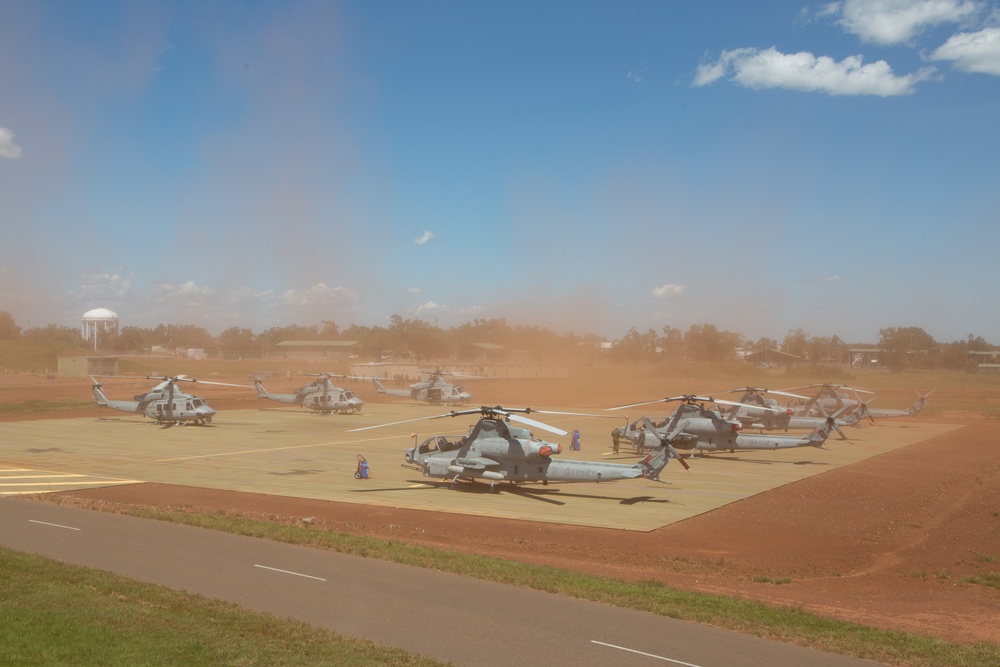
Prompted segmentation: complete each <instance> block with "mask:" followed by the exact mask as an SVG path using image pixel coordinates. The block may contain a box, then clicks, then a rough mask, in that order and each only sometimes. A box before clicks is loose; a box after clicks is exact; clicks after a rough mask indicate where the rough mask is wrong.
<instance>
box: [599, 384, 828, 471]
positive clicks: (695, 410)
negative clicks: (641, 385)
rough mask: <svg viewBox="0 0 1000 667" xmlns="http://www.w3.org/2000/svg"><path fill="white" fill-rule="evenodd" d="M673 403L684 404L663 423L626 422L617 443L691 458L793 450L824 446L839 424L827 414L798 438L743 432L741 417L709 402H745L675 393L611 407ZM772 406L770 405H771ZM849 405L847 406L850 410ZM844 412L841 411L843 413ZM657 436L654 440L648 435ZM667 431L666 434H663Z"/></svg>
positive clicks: (617, 432) (618, 431)
mask: <svg viewBox="0 0 1000 667" xmlns="http://www.w3.org/2000/svg"><path fill="white" fill-rule="evenodd" d="M661 402H662V403H670V402H679V403H680V405H678V406H677V409H676V410H675V411H674V413H673V414H672V415H670V416H669V417H667V418H666V419H664V420H663V421H661V422H659V423H653V422H652V421H650V420H649V419H648V418H646V417H641V418H639V419H637V420H635V421H633V422H632V423H631V424H629V423H628V418H627V417H626V423H625V426H624V427H620V428H618V429H615V431H614V432H612V439H613V440H614V441H615V442H621V441H623V440H624V441H626V442H629V443H630V444H631V445H632V446H633V447H635V448H636V450H637V451H638V452H639V453H642V451H643V450H644V449H646V448H649V447H650V446H651V445H652V446H653V447H655V446H657V445H656V443H661V444H667V445H671V446H673V447H675V448H676V449H681V450H689V451H690V454H689V455H688V458H692V457H693V456H694V453H695V452H696V451H699V450H700V451H719V450H729V451H736V450H738V449H740V450H770V449H790V448H793V447H822V446H823V443H825V442H826V439H827V437H829V435H830V432H831V431H832V430H833V428H834V426H835V425H836V421H835V420H836V417H839V416H840V414H841V413H840V412H838V413H837V414H835V415H834V416H833V417H827V418H826V422H825V423H824V424H823V426H821V427H820V428H817V429H815V430H813V431H812V432H811V433H809V434H808V435H806V436H804V437H801V438H796V437H792V436H782V435H758V434H751V433H745V434H741V433H740V431H742V430H743V424H742V423H740V421H738V420H730V419H726V418H725V417H723V416H722V413H721V412H719V411H717V410H709V409H708V408H706V407H705V405H704V404H705V403H716V404H721V405H736V406H739V405H742V404H741V403H735V402H733V401H724V400H721V399H715V398H712V397H711V396H694V395H685V396H675V397H672V398H662V399H658V400H654V401H644V402H641V403H632V404H629V405H619V406H616V407H613V408H608V409H609V410H620V409H622V408H631V407H636V406H639V405H648V404H650V403H661ZM768 409H770V408H768ZM846 409H847V408H843V409H842V411H843V410H846ZM842 411H841V412H842ZM647 433H651V434H652V435H653V439H652V441H650V439H649V438H647V436H646V434H647ZM661 433H665V434H666V435H661Z"/></svg>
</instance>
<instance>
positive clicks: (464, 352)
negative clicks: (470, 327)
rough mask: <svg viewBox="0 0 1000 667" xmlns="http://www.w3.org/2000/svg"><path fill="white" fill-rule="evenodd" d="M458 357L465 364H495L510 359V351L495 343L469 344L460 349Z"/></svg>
mask: <svg viewBox="0 0 1000 667" xmlns="http://www.w3.org/2000/svg"><path fill="white" fill-rule="evenodd" d="M457 356H458V360H459V361H461V362H463V363H474V364H481V363H487V362H494V363H495V362H498V361H504V360H506V359H508V358H510V351H509V350H508V349H507V348H505V347H503V346H502V345H497V344H495V343H469V344H468V345H463V346H462V347H460V348H459V349H458V355H457Z"/></svg>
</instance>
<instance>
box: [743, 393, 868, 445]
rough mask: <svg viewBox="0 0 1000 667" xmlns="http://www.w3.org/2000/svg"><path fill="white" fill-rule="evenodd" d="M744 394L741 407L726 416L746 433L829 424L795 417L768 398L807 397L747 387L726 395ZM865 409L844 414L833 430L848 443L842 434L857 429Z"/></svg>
mask: <svg viewBox="0 0 1000 667" xmlns="http://www.w3.org/2000/svg"><path fill="white" fill-rule="evenodd" d="M739 392H743V396H741V397H740V399H739V400H738V401H737V405H732V406H730V408H729V410H727V411H726V412H725V413H724V416H725V417H726V419H728V420H730V421H734V420H735V421H738V422H740V423H741V424H742V425H743V428H744V429H750V428H753V429H757V430H758V431H788V430H789V429H792V430H798V429H817V428H822V427H823V426H824V425H825V424H826V423H827V418H826V417H806V416H802V415H796V414H794V413H795V411H794V410H793V409H792V408H790V407H787V406H782V405H779V404H778V401H777V400H775V399H773V398H768V397H767V395H768V394H774V395H777V396H785V397H787V398H793V399H799V400H809V399H808V397H806V396H800V395H798V394H790V393H788V392H786V391H778V390H776V389H764V388H763V387H744V388H742V389H740V388H737V389H729V390H727V391H726V392H725V393H731V394H735V393H739ZM860 412H861V406H856V407H855V408H853V409H852V410H849V411H847V412H845V413H844V414H843V416H842V417H841V418H839V419H836V420H835V421H834V422H833V429H834V430H835V431H837V433H838V434H839V435H840V437H841V439H842V440H847V439H848V438H847V436H846V435H844V432H843V431H842V430H841V427H843V426H857V425H858V421H859V420H860V418H861V417H860Z"/></svg>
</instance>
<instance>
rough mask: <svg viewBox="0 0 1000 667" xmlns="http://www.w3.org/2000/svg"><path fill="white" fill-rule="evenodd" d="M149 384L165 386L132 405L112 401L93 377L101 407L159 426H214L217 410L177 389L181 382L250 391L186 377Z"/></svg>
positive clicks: (232, 385) (171, 378)
mask: <svg viewBox="0 0 1000 667" xmlns="http://www.w3.org/2000/svg"><path fill="white" fill-rule="evenodd" d="M146 379H147V380H160V381H161V382H160V383H159V384H157V385H156V386H154V387H153V388H152V389H150V390H149V391H148V392H146V393H144V394H136V395H135V396H133V397H132V400H131V401H120V400H111V399H109V398H108V397H107V395H105V393H104V389H103V387H104V383H103V382H98V381H97V380H96V379H95V378H94V376H90V381H91V382H92V383H93V386H92V387H91V391H92V393H93V394H94V399H95V400H96V401H97V404H98V405H100V406H102V407H106V408H111V409H112V410H118V411H120V412H131V413H133V414H139V415H142V416H143V417H149V418H150V419H152V420H153V421H154V422H156V423H157V424H194V425H196V426H203V425H205V424H209V423H211V422H212V417H214V416H215V410H214V409H213V408H211V407H209V405H208V403H207V402H206V401H205V399H204V398H201V397H200V396H192V395H191V394H185V393H184V392H182V391H180V390H179V389H176V387H175V386H176V384H177V383H178V382H199V383H201V384H214V385H221V386H225V387H246V385H242V384H229V383H227V382H210V381H208V380H196V379H194V378H189V377H187V376H186V375H177V376H174V377H156V376H152V375H147V376H146Z"/></svg>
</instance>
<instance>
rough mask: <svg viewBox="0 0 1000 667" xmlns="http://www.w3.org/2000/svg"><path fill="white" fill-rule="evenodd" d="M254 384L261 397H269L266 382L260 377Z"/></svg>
mask: <svg viewBox="0 0 1000 667" xmlns="http://www.w3.org/2000/svg"><path fill="white" fill-rule="evenodd" d="M253 386H254V387H255V388H256V389H257V395H258V396H260V397H261V398H268V397H269V396H270V394H268V393H267V389H264V383H263V382H261V381H260V379H259V378H257V379H255V380H254V381H253Z"/></svg>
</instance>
